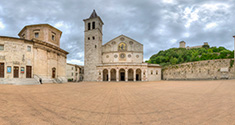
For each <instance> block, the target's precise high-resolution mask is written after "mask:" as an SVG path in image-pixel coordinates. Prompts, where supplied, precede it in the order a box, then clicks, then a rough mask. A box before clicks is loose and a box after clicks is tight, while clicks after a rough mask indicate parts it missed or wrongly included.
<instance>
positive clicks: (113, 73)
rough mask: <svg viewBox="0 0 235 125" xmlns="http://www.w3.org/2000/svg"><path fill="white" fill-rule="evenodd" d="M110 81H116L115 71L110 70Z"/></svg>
mask: <svg viewBox="0 0 235 125" xmlns="http://www.w3.org/2000/svg"><path fill="white" fill-rule="evenodd" d="M110 72H111V81H116V80H117V79H116V78H117V75H116V72H117V71H116V69H111V71H110Z"/></svg>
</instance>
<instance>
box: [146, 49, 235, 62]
mask: <svg viewBox="0 0 235 125" xmlns="http://www.w3.org/2000/svg"><path fill="white" fill-rule="evenodd" d="M228 58H234V51H230V50H228V49H226V48H224V47H219V48H217V47H211V48H210V47H209V46H203V47H202V48H194V49H186V48H171V49H168V50H165V51H160V52H158V53H157V54H154V55H152V56H151V57H150V59H149V60H148V61H146V62H147V63H152V64H160V65H161V66H168V65H174V64H180V63H185V62H193V61H201V60H212V59H228Z"/></svg>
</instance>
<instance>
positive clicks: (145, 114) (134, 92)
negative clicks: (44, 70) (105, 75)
mask: <svg viewBox="0 0 235 125" xmlns="http://www.w3.org/2000/svg"><path fill="white" fill-rule="evenodd" d="M0 106H1V108H0V124H61V125H65V124H81V125H91V124H95V125H97V124H98V125H104V124H109V125H114V124H119V125H121V124H123V125H125V124H145V125H151V124H152V125H156V124H172V125H176V124H190V125H193V124H195V125H203V124H211V125H215V124H219V125H221V124H226V125H232V124H235V80H225V81H159V82H135V83H134V82H118V83H116V82H103V83H102V82H82V83H67V84H43V85H27V86H16V85H0Z"/></svg>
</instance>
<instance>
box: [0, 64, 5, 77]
mask: <svg viewBox="0 0 235 125" xmlns="http://www.w3.org/2000/svg"><path fill="white" fill-rule="evenodd" d="M0 78H4V63H0Z"/></svg>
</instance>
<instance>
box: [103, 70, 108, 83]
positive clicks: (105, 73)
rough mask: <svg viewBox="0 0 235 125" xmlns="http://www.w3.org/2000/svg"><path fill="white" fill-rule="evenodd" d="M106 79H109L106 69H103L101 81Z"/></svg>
mask: <svg viewBox="0 0 235 125" xmlns="http://www.w3.org/2000/svg"><path fill="white" fill-rule="evenodd" d="M108 80H109V74H108V70H107V69H104V70H103V81H108Z"/></svg>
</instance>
